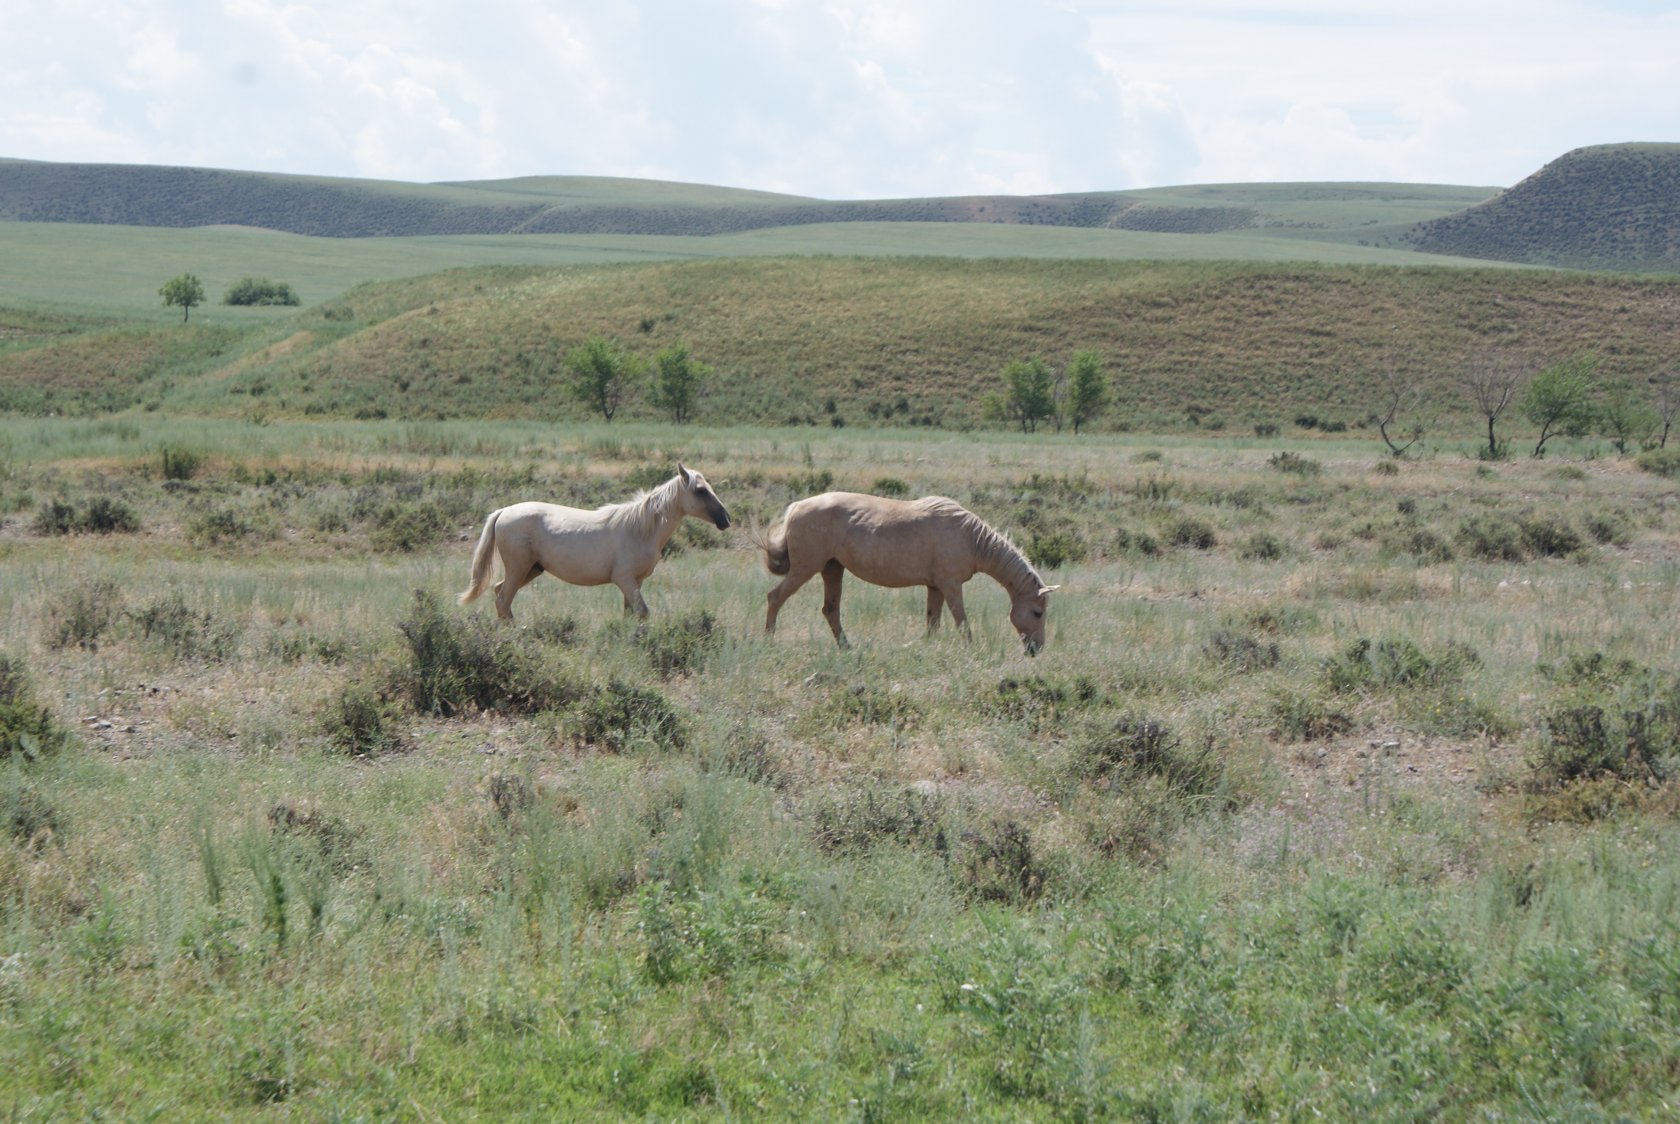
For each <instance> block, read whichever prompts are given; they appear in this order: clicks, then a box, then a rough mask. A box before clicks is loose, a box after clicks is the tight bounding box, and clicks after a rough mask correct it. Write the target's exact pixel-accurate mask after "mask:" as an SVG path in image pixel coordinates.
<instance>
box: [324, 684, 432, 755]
mask: <svg viewBox="0 0 1680 1124" xmlns="http://www.w3.org/2000/svg"><path fill="white" fill-rule="evenodd" d="M401 718H402V708H401V707H400V706H398V705H397V703H396V702H395V700H393V699H390V698H388V697H386V695H385V693H384V692H383V691H381V690H379V689H377V688H375V687H371V686H369V685H367V684H365V683H350V684H348V685H347V686H345V687H343V688H342V689H341V690H339V691H338V693H337V694H335V695H333V696H332V697H331V698H330V699H328V700H327V704H326V705H325V706H324V707H322V709H321V712H320V714H319V715H318V716H317V722H318V724H319V726H320V729H321V732H322V733H323V734H324V735H326V738H327V741H328V743H329V744H331V745H332V747H333V748H334V749H336V750H339V751H340V752H342V753H348V754H349V755H350V756H352V757H374V756H377V755H379V754H385V753H391V752H395V751H397V750H402V749H407V748H408V747H409V744H410V743H409V739H408V736H407V735H406V734H405V733H404V732H403V731H402V730H401V729H400V728H399V726H398V723H399V721H400V720H401Z"/></svg>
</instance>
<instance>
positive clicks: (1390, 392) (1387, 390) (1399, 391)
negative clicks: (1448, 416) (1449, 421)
mask: <svg viewBox="0 0 1680 1124" xmlns="http://www.w3.org/2000/svg"><path fill="white" fill-rule="evenodd" d="M1383 401H1384V402H1385V403H1386V404H1387V408H1386V409H1385V410H1384V411H1383V414H1382V416H1381V417H1380V418H1379V419H1378V420H1377V432H1378V433H1381V434H1382V439H1383V444H1385V445H1387V446H1388V451H1389V452H1391V453H1393V454H1394V455H1395V456H1397V457H1403V456H1405V455H1406V450H1408V449H1410V448H1411V447H1412V446H1413V445H1416V444H1417V443H1418V442H1419V441H1421V440H1423V436H1424V434H1426V433H1428V432H1429V428H1430V426H1431V424H1432V423H1431V422H1429V421H1425V420H1424V419H1423V417H1422V416H1421V415H1420V414H1419V413H1418V410H1419V409H1420V408H1421V406H1422V403H1423V392H1422V391H1421V390H1419V389H1418V386H1417V384H1416V383H1410V382H1407V381H1406V380H1405V379H1404V378H1402V377H1401V375H1400V373H1399V372H1398V371H1396V370H1395V369H1394V364H1393V363H1390V364H1389V365H1388V366H1387V367H1386V368H1385V369H1384V371H1383ZM1402 418H1404V419H1405V420H1402Z"/></svg>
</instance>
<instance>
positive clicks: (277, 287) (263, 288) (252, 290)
mask: <svg viewBox="0 0 1680 1124" xmlns="http://www.w3.org/2000/svg"><path fill="white" fill-rule="evenodd" d="M222 303H223V304H231V305H242V306H251V305H281V306H286V307H295V306H297V305H299V304H302V303H303V302H302V301H300V300H299V299H298V296H297V294H296V293H294V292H292V287H291V286H290V285H288V284H287V283H286V282H284V281H270V280H269V279H268V278H266V277H261V278H258V277H241V278H240V279H239V280H238V281H235V282H234V283H233V285H232V286H231V287H230V288H229V289H228V291H227V295H226V296H224V297H222Z"/></svg>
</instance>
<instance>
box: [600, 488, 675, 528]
mask: <svg viewBox="0 0 1680 1124" xmlns="http://www.w3.org/2000/svg"><path fill="white" fill-rule="evenodd" d="M681 490H682V477H680V476H673V477H671V478H670V479H669V480H667V481H665V483H663V484H661V485H659V486H658V487H657V488H644V489H643V490H642V491H640V492H637V493H636V494H635V495H634V496H632V497H630V498H629V499H627V500H625V501H624V502H623V503H609V504H602V505H601V506H600V507H598V508H596V509H595V510H596V512H597V513H598V514H599V515H600V516H601V522H602V523H604V524H606V525H607V526H609V527H624V528H627V529H628V530H630V531H631V532H632V533H634V534H638V535H649V534H652V533H653V529H654V528H655V527H656V526H658V525H659V523H660V522H661V521H662V520H663V518H664V516H665V514H666V512H667V511H669V510H670V507H671V505H672V504H674V503H675V502H676V501H677V493H678V492H680V491H681Z"/></svg>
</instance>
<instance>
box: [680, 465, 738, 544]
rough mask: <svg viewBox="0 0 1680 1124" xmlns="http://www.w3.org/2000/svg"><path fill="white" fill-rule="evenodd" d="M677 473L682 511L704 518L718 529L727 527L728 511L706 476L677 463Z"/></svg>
mask: <svg viewBox="0 0 1680 1124" xmlns="http://www.w3.org/2000/svg"><path fill="white" fill-rule="evenodd" d="M677 475H678V476H680V477H682V512H683V514H684V515H692V516H694V517H695V518H696V519H705V520H707V521H709V522H710V523H711V524H712V525H713V526H715V527H717V529H718V530H720V531H727V530H728V529H729V512H728V511H726V510H724V507H723V502H722V501H721V500H719V499H718V498H717V493H716V492H714V491H712V486H711V485H710V484H708V483H706V478H705V477H704V476H701V475H700V474H699V473H698V472H690V471H689V470H688V469H687V468H685V467H683V465H682V464H681V462H679V463H678V464H677Z"/></svg>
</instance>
